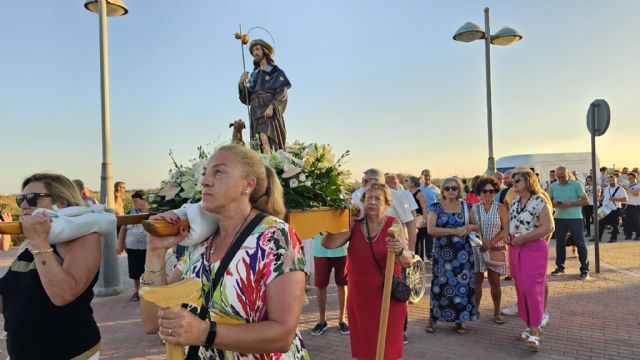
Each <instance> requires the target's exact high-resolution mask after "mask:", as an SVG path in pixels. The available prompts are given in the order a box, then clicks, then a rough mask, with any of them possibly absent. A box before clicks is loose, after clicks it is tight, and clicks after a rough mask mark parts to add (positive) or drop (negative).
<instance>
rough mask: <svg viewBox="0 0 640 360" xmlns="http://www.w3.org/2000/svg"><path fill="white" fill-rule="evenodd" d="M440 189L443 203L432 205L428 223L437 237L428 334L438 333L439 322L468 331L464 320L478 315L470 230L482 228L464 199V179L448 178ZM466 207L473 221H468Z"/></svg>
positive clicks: (434, 245)
mask: <svg viewBox="0 0 640 360" xmlns="http://www.w3.org/2000/svg"><path fill="white" fill-rule="evenodd" d="M440 190H441V192H442V202H439V203H435V204H432V205H431V207H430V208H429V220H428V225H427V229H428V231H429V234H431V235H432V236H433V237H434V238H435V239H434V241H433V267H432V272H433V279H432V280H431V309H430V311H429V323H428V324H427V326H426V327H425V329H424V330H425V331H426V332H427V333H432V332H434V331H435V329H436V323H437V322H438V321H442V322H454V323H455V324H456V331H457V332H458V333H460V334H464V333H465V332H466V328H465V326H464V323H465V322H467V321H470V320H476V319H477V317H478V312H477V309H476V293H475V289H474V284H473V278H474V271H473V258H472V251H471V244H470V243H469V240H468V236H467V235H468V234H469V232H470V231H478V230H479V229H480V227H479V226H478V225H477V223H476V219H475V217H474V215H473V212H472V211H471V206H470V205H469V204H467V203H466V202H464V201H462V182H461V181H460V179H458V178H448V179H445V180H444V182H443V183H442V186H441V187H440ZM465 207H466V209H467V211H466V212H467V213H468V216H469V218H468V220H469V221H465ZM467 222H468V224H466V223H467Z"/></svg>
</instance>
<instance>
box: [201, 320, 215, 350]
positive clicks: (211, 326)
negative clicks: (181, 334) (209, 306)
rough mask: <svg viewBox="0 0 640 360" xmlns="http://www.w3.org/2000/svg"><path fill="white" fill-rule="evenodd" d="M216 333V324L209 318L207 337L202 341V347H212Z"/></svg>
mask: <svg viewBox="0 0 640 360" xmlns="http://www.w3.org/2000/svg"><path fill="white" fill-rule="evenodd" d="M217 334H218V324H217V323H216V322H215V321H213V320H210V321H209V333H208V334H207V339H206V340H205V341H204V348H205V349H211V348H212V347H213V343H214V342H215V341H216V335H217Z"/></svg>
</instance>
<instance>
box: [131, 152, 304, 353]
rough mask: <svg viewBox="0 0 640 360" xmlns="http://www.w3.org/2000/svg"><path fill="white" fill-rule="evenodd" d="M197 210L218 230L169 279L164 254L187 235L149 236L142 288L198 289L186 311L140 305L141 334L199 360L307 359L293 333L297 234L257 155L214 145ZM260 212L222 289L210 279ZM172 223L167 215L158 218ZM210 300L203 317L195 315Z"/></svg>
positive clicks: (299, 277) (299, 263)
mask: <svg viewBox="0 0 640 360" xmlns="http://www.w3.org/2000/svg"><path fill="white" fill-rule="evenodd" d="M202 186H203V192H202V199H203V200H202V206H203V208H204V210H206V211H208V212H211V213H214V214H216V215H217V218H218V223H219V226H218V230H217V231H216V232H215V233H214V234H212V235H211V236H210V237H209V238H208V239H207V240H205V241H203V242H202V243H200V244H197V245H194V246H192V247H189V248H188V249H187V251H186V253H185V256H184V257H183V258H182V260H181V262H180V263H179V264H178V266H177V267H176V269H175V270H174V271H173V272H172V274H171V275H170V276H169V278H168V279H167V277H166V276H165V275H164V271H163V269H164V267H165V263H164V259H165V253H166V251H167V249H169V248H171V247H172V246H173V245H175V244H176V243H178V242H179V241H181V240H182V239H184V238H185V237H186V235H187V232H186V231H184V229H181V232H180V234H179V235H176V236H169V237H162V238H160V237H154V236H151V235H149V237H148V240H147V241H148V250H147V259H146V264H145V273H144V274H143V277H142V278H141V283H143V284H144V283H147V284H148V286H154V285H165V284H167V283H173V282H176V281H178V280H180V279H186V278H197V279H199V280H200V281H201V282H202V291H201V292H199V293H198V294H196V295H194V296H193V297H192V298H191V299H190V301H189V302H188V304H187V305H188V306H187V309H158V308H157V307H156V306H154V305H153V304H150V303H147V302H146V301H141V310H142V311H141V312H142V320H143V324H144V328H145V332H147V333H156V332H158V333H159V334H160V338H161V339H162V340H164V341H166V342H168V343H171V344H178V345H184V346H195V347H197V348H198V351H197V353H198V357H199V358H200V359H207V360H210V359H225V360H227V359H291V360H293V359H296V360H300V359H308V358H309V355H308V354H307V351H306V350H305V348H304V343H303V342H302V338H301V337H300V334H299V332H298V331H297V323H298V320H299V319H300V314H301V312H302V306H303V304H304V281H305V273H304V268H305V258H304V254H303V252H302V249H301V245H302V244H301V241H300V239H299V238H298V235H297V234H296V233H295V231H293V229H292V228H291V227H289V225H288V224H287V223H285V222H284V221H282V220H280V219H281V218H282V217H283V216H284V213H285V208H284V202H283V196H282V186H281V185H280V182H279V181H278V178H277V176H276V174H275V172H274V171H273V169H271V168H270V167H269V166H265V165H263V164H262V162H261V160H260V158H259V157H258V155H257V154H256V153H255V152H253V151H251V150H249V149H247V148H244V147H241V146H239V145H226V146H223V147H221V148H219V149H218V150H217V151H216V152H215V153H214V154H213V155H212V156H211V158H210V159H209V162H208V163H207V165H206V167H205V169H204V177H203V180H202ZM260 213H266V215H267V216H266V217H264V219H262V220H261V221H260V222H259V223H258V225H257V226H255V228H253V229H252V231H251V232H250V235H249V236H248V237H247V238H245V239H238V240H239V241H243V244H242V246H241V247H240V250H239V251H238V252H237V253H236V255H235V256H234V257H233V259H232V260H231V263H230V264H229V267H228V268H227V270H226V271H225V273H224V275H223V276H222V280H221V281H220V284H219V285H218V286H217V287H216V288H215V289H211V286H210V285H211V284H210V283H211V280H212V277H213V274H215V272H216V269H217V268H218V266H219V265H220V260H221V259H222V258H223V256H224V254H225V252H226V251H227V250H228V249H229V247H230V246H231V244H232V242H233V241H234V239H236V238H237V237H238V234H240V233H241V232H242V230H243V229H244V228H245V227H246V226H247V224H250V223H251V220H252V219H253V218H254V217H256V216H258V214H260ZM155 219H164V220H166V221H168V222H172V223H177V222H178V221H179V218H178V217H177V215H176V214H175V213H173V212H167V213H163V214H160V215H156V216H155ZM205 299H206V300H207V301H208V303H207V304H205V305H204V306H207V308H208V309H207V311H205V314H206V319H205V320H201V319H200V318H199V317H198V316H197V315H196V314H198V313H199V311H200V308H201V307H202V306H203V303H204V302H205Z"/></svg>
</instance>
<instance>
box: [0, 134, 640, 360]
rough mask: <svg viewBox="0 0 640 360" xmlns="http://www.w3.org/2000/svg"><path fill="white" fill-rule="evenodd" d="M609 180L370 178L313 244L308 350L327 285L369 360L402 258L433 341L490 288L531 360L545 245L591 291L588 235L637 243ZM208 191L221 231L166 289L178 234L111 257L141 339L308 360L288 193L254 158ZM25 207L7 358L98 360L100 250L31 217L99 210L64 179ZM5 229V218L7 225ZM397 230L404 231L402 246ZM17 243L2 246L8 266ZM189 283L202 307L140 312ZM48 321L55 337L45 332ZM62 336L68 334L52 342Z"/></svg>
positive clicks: (572, 176) (395, 303) (355, 346)
mask: <svg viewBox="0 0 640 360" xmlns="http://www.w3.org/2000/svg"><path fill="white" fill-rule="evenodd" d="M608 172H609V171H608V169H606V168H602V169H600V173H601V174H600V176H599V177H598V178H597V179H595V180H594V176H593V175H592V174H586V176H584V178H581V177H580V176H579V175H578V174H577V173H576V172H575V171H570V170H569V169H567V168H565V167H563V166H559V167H558V168H556V169H554V170H553V171H552V172H550V174H549V179H548V180H546V179H544V180H543V179H541V178H540V176H539V174H535V173H534V172H533V171H531V170H530V169H527V168H516V169H513V170H509V171H507V172H505V173H504V174H503V173H496V174H495V175H494V176H476V177H473V178H472V179H471V181H469V182H468V184H465V182H463V181H462V179H459V178H457V177H449V178H445V179H444V180H443V181H441V183H440V186H436V185H435V184H433V183H432V174H431V171H430V170H428V169H425V170H423V171H422V172H421V174H420V177H416V176H404V177H403V179H402V180H403V182H402V184H401V182H400V180H399V177H398V176H397V175H396V174H393V173H384V172H382V171H381V170H379V169H375V168H371V169H368V170H367V171H365V172H364V176H363V178H362V187H360V188H358V189H357V190H356V191H354V192H353V194H351V202H352V204H353V206H354V208H357V209H360V211H359V213H358V214H357V215H355V216H353V217H352V220H351V224H350V227H349V230H348V231H347V232H344V233H335V234H334V233H325V234H324V235H323V236H322V235H321V236H317V237H316V238H314V239H313V241H312V243H313V255H314V265H315V266H314V268H315V272H314V285H315V287H316V291H317V301H318V308H319V321H318V323H317V324H316V326H315V327H314V328H313V329H312V331H311V335H321V334H322V333H323V332H324V331H325V330H326V329H327V328H328V322H327V316H326V298H327V287H328V285H329V282H330V278H329V276H330V274H331V272H332V271H333V272H334V280H335V284H336V285H337V287H338V295H339V296H338V297H339V307H340V309H339V314H340V316H339V321H338V329H339V331H340V332H341V333H342V334H344V335H349V338H350V344H351V351H352V356H353V357H354V358H358V359H370V358H374V357H375V355H376V354H375V351H376V349H375V347H374V346H373V345H372V344H375V343H376V340H377V334H378V331H377V330H378V324H379V322H380V316H379V313H380V308H381V306H382V305H381V304H382V297H381V296H382V291H383V283H384V273H385V271H386V264H387V257H388V256H390V255H389V254H393V256H394V259H395V261H394V266H393V269H392V271H393V273H394V277H395V279H396V280H394V283H395V282H396V281H398V282H402V281H403V280H402V279H403V276H404V273H405V271H404V269H406V268H408V267H409V266H411V264H412V261H414V259H415V258H416V257H419V258H421V259H422V260H423V261H425V262H426V263H430V264H431V266H430V267H431V275H432V280H431V286H430V296H429V301H430V306H429V311H428V313H427V314H424V316H425V317H426V318H427V320H428V321H427V325H426V326H425V328H424V330H425V332H426V333H427V334H431V333H434V332H436V331H437V330H438V329H440V327H441V326H440V325H441V324H446V323H453V329H454V330H455V332H457V333H458V334H465V333H467V332H468V331H469V328H468V327H467V326H468V323H469V322H472V321H474V320H477V319H478V317H479V315H480V314H479V308H480V302H481V299H482V295H483V283H484V279H485V277H486V278H487V279H488V285H489V292H490V296H491V300H492V305H493V306H492V308H493V311H492V314H491V316H492V321H493V322H494V323H495V324H497V325H500V324H504V323H505V322H506V321H507V320H506V319H505V317H504V315H516V314H517V315H519V317H520V319H521V320H522V322H523V325H524V330H523V331H522V332H520V333H519V334H518V336H519V337H520V338H521V339H522V340H523V342H524V343H525V344H526V347H528V348H530V349H532V350H534V351H537V350H538V349H539V347H540V339H541V336H542V333H543V330H542V329H543V328H544V327H545V326H546V324H547V323H548V322H549V315H548V312H547V311H546V307H547V297H548V287H547V283H546V282H547V279H546V278H547V273H548V271H547V262H548V253H549V246H548V242H549V240H550V239H555V244H556V245H555V246H556V260H555V269H554V270H553V271H551V272H550V274H551V275H552V276H563V275H565V262H566V257H567V254H566V249H567V247H569V246H575V248H576V249H577V256H578V259H579V262H580V268H579V270H580V275H579V277H578V279H580V280H587V279H589V265H590V264H589V261H588V254H587V246H586V245H585V239H587V238H590V237H591V234H592V233H591V225H592V224H593V223H594V221H598V225H599V226H598V234H597V235H599V236H600V238H602V235H604V232H605V231H606V230H607V228H610V229H611V236H610V238H609V242H615V241H617V236H618V235H619V233H620V226H622V227H623V229H624V235H625V239H627V240H630V239H634V240H640V185H639V184H638V170H637V168H635V169H633V170H629V169H628V168H623V169H622V170H621V171H618V170H615V171H613V172H611V174H608ZM594 181H597V183H598V184H599V185H604V184H606V186H600V187H599V188H598V194H596V202H595V203H594V201H593V193H592V185H593V182H594ZM202 185H203V188H204V190H203V202H202V206H203V209H204V210H205V211H206V212H209V213H212V214H215V215H216V217H217V219H218V227H217V230H216V231H215V232H213V233H212V234H210V236H209V237H208V238H207V239H206V240H205V241H203V242H201V243H198V244H196V245H192V246H187V247H185V248H184V255H183V256H180V260H179V262H178V264H177V265H176V266H175V268H174V270H173V271H172V272H171V273H170V274H167V273H166V272H165V268H166V263H165V261H166V259H167V256H166V253H167V250H168V249H171V248H174V247H175V246H176V244H178V243H179V242H181V241H182V240H183V239H184V238H185V237H186V236H187V232H186V231H185V230H184V229H182V230H181V231H180V233H179V234H178V235H176V236H170V237H155V236H151V235H148V234H146V233H145V232H144V230H143V229H142V227H140V226H139V225H129V226H125V227H122V228H120V229H119V233H118V240H117V246H116V248H117V252H118V253H123V252H125V251H126V253H127V255H128V265H129V276H130V278H131V279H132V280H133V282H134V284H133V285H134V289H135V293H134V294H133V296H132V297H131V300H135V301H140V307H141V316H142V320H143V324H144V331H145V332H146V333H149V334H159V336H160V338H161V339H162V340H163V341H165V342H167V343H171V344H177V345H182V346H185V347H188V349H189V354H190V355H188V356H191V358H200V359H210V358H237V359H241V358H245V357H246V356H247V354H264V356H265V358H279V357H284V358H296V359H306V358H308V357H309V355H308V353H307V351H306V349H305V347H304V342H303V341H302V338H301V336H300V333H299V332H298V331H297V323H298V321H299V318H300V314H301V312H302V307H303V305H304V302H305V295H304V282H305V271H306V264H305V257H304V254H303V249H302V241H301V240H300V239H299V238H298V236H297V235H296V233H295V230H294V229H292V228H291V227H289V225H288V224H287V223H286V222H284V221H282V220H281V219H282V218H283V217H284V213H285V207H284V203H283V194H282V191H283V190H282V187H281V185H280V183H279V182H278V180H277V176H276V175H275V172H274V171H273V169H271V168H270V167H269V166H264V165H263V164H262V162H261V160H260V159H259V157H258V156H257V155H256V153H255V152H253V151H251V150H248V149H246V148H244V147H242V146H238V145H227V146H223V147H221V148H219V149H218V150H217V151H216V152H215V153H214V154H213V155H212V156H211V158H210V159H209V162H208V163H207V165H206V167H205V169H204V177H203V180H202ZM114 190H115V194H116V213H117V214H124V213H125V211H124V201H123V195H124V192H125V190H126V185H125V183H124V182H117V183H116V184H115V188H114ZM131 198H132V201H133V206H132V208H131V210H130V211H129V214H144V213H147V212H148V203H147V194H146V193H145V192H144V191H141V190H139V191H135V192H134V193H133V194H132V195H131ZM16 201H17V203H18V204H19V206H20V209H21V211H22V215H21V216H20V218H19V221H20V222H21V223H22V227H23V231H24V235H25V236H26V238H27V240H26V241H25V242H24V243H23V244H22V245H21V248H20V251H19V255H18V257H17V258H16V261H15V262H14V263H13V264H12V265H11V267H10V269H9V270H8V272H7V273H6V275H5V276H3V277H2V278H0V311H2V313H3V315H4V319H5V322H4V324H5V330H6V332H7V335H6V337H7V346H8V351H9V354H10V356H11V358H15V359H21V358H37V357H39V356H46V357H47V358H52V359H57V358H60V359H66V358H72V357H77V356H80V357H83V358H87V359H97V358H98V357H99V354H100V332H99V329H98V327H97V325H96V322H95V320H94V318H93V315H92V314H93V310H92V309H91V300H92V299H93V290H92V289H93V286H94V285H95V283H96V281H97V276H98V270H99V266H100V259H101V249H102V248H101V246H100V241H101V240H100V236H99V235H97V234H96V233H88V234H84V235H82V236H80V237H78V238H77V239H74V240H71V241H67V242H63V243H58V244H55V245H52V244H50V243H49V239H48V235H49V231H50V227H51V221H50V219H49V218H48V217H47V216H45V215H44V214H42V213H39V212H37V211H36V209H38V208H40V209H63V208H65V207H71V206H93V205H95V204H96V201H95V200H94V199H92V198H91V196H90V192H89V191H88V189H86V187H85V186H84V184H83V183H82V181H80V180H74V181H73V182H72V181H70V180H69V179H67V178H66V177H64V176H61V175H56V174H34V175H32V176H30V177H29V178H27V179H26V180H25V181H24V182H23V184H22V192H21V193H20V194H19V195H18V196H17V197H16ZM594 207H596V208H597V210H598V216H596V217H595V218H594V217H593V210H594ZM152 219H156V220H162V221H167V222H170V223H178V221H179V216H178V215H177V214H176V213H173V212H166V213H161V214H157V215H154V216H153V217H152ZM2 220H3V221H10V220H11V217H10V216H7V214H3V216H2ZM392 227H398V228H400V229H402V230H401V231H400V232H399V234H398V235H397V236H394V235H393V233H392V232H391V231H390V229H391V228H392ZM594 235H596V234H595V233H594ZM634 235H635V237H634ZM7 238H8V237H7V236H2V239H0V240H2V241H0V243H2V248H3V249H4V250H6V248H8V246H5V245H6V243H7V241H6V240H7ZM485 274H486V275H485ZM507 276H509V277H510V278H512V279H513V280H514V282H515V289H516V294H517V303H516V304H515V305H514V306H512V307H510V308H506V309H502V289H501V286H502V285H501V281H502V280H503V279H505V278H506V277H507ZM188 278H196V279H198V280H199V281H200V282H201V283H202V294H201V296H199V297H197V298H193V299H192V300H190V302H189V303H188V304H186V305H187V306H186V307H185V308H183V309H168V308H158V307H157V306H155V305H154V304H151V303H149V302H146V301H144V300H140V298H139V297H138V290H139V288H140V286H141V285H144V286H157V285H165V284H171V283H174V282H177V281H179V280H181V279H188ZM394 289H395V285H394ZM283 294H287V295H286V296H284V295H283ZM400 297H401V296H399V295H397V294H395V290H394V295H393V296H392V299H391V300H390V307H389V320H388V322H387V337H386V339H385V354H384V358H385V359H399V358H402V357H403V352H404V344H407V343H408V341H409V339H408V337H407V333H406V329H407V324H408V321H409V318H408V312H407V303H406V301H404V300H401V299H400ZM44 318H46V319H52V321H47V322H38V321H37V319H44ZM25 319H27V320H28V319H33V321H24V320H25ZM56 319H57V320H56ZM62 322H64V323H67V324H68V323H70V322H71V323H73V324H72V325H73V326H66V327H63V328H56V327H55V324H57V323H62ZM35 324H38V325H35ZM443 326H444V325H443ZM61 330H64V331H61ZM34 334H36V335H37V334H41V336H39V338H40V339H41V340H42V341H44V343H43V344H44V345H43V346H42V347H33V346H29V344H28V343H29V341H30V340H29V339H31V338H32V337H33V336H34ZM69 339H71V341H70V340H69ZM43 351H44V352H43ZM43 354H46V355H43Z"/></svg>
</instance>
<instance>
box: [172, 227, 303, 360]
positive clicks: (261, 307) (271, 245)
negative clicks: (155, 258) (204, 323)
mask: <svg viewBox="0 0 640 360" xmlns="http://www.w3.org/2000/svg"><path fill="white" fill-rule="evenodd" d="M218 265H219V262H217V263H214V264H208V263H206V262H205V261H204V245H202V244H200V245H198V246H194V247H191V248H189V249H187V252H186V253H185V255H184V256H183V257H182V259H181V260H180V263H178V266H177V267H178V269H180V270H181V271H182V272H183V278H192V277H195V278H198V279H201V280H202V292H200V293H199V294H196V295H194V296H193V298H191V299H190V301H189V304H188V309H189V311H191V312H192V313H194V314H198V312H199V309H200V307H201V306H202V303H203V302H204V294H206V292H207V291H208V290H209V285H210V284H209V281H211V278H212V277H213V274H215V272H216V268H217V266H218ZM304 270H305V257H304V253H303V250H302V242H301V241H300V239H299V238H298V235H297V234H296V233H295V231H294V230H293V228H291V227H290V226H289V225H288V224H287V223H285V222H284V221H282V220H280V219H277V218H275V217H272V216H268V217H266V218H265V219H264V220H263V221H262V222H261V223H260V225H258V226H257V227H256V229H254V230H253V232H252V233H251V235H250V236H249V237H248V238H247V240H246V241H245V242H244V244H243V245H242V247H241V248H240V250H239V251H238V253H237V254H236V256H235V257H234V258H233V260H232V261H231V264H229V267H228V268H227V271H226V272H225V274H224V276H223V279H222V281H221V284H220V286H219V287H218V288H217V289H216V291H215V292H214V293H213V296H212V298H211V301H210V303H209V317H210V318H211V319H213V320H215V321H216V322H217V323H219V324H246V323H256V322H260V321H264V320H267V318H268V316H267V306H266V303H265V301H266V297H267V285H268V284H269V283H270V282H272V281H273V280H275V279H277V278H278V277H280V276H282V275H284V274H286V273H288V272H291V271H304ZM199 355H200V359H206V360H214V359H216V360H217V359H220V360H222V359H224V360H231V359H233V360H237V359H253V360H258V359H260V360H262V359H291V360H294V359H295V360H306V359H309V355H308V353H307V351H306V349H305V347H304V343H303V341H302V337H301V336H300V333H299V332H297V333H296V337H295V339H294V341H293V343H292V344H291V348H290V349H289V352H287V353H272V354H241V353H236V352H232V351H224V350H219V349H214V351H209V350H206V349H204V348H200V354H199Z"/></svg>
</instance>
